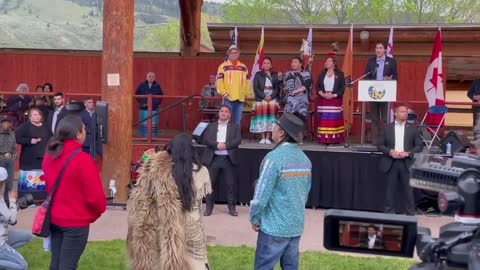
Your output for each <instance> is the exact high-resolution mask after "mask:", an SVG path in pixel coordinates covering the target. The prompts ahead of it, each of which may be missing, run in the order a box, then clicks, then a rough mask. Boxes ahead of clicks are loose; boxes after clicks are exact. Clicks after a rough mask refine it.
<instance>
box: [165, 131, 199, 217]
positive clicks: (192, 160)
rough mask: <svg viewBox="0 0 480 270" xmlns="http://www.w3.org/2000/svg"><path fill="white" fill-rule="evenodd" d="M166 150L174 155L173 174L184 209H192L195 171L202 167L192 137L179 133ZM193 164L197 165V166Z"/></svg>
mask: <svg viewBox="0 0 480 270" xmlns="http://www.w3.org/2000/svg"><path fill="white" fill-rule="evenodd" d="M166 150H167V153H169V154H170V156H171V157H172V161H173V165H172V175H173V178H174V179H175V183H176V184H177V187H178V193H179V194H180V200H181V202H182V207H183V210H184V211H190V210H191V209H192V206H193V200H194V197H195V190H194V189H193V172H194V171H196V172H198V171H199V170H200V169H201V168H202V164H201V163H200V160H199V158H198V154H197V152H196V150H195V147H194V146H193V144H192V138H191V137H190V136H188V135H187V134H179V135H177V136H175V137H174V138H173V140H172V141H171V142H170V143H169V144H168V145H167V147H166ZM193 164H195V165H197V166H196V168H194V167H193Z"/></svg>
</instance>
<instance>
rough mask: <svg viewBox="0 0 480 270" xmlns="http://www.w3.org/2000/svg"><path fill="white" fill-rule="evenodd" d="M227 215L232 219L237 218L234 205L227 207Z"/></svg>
mask: <svg viewBox="0 0 480 270" xmlns="http://www.w3.org/2000/svg"><path fill="white" fill-rule="evenodd" d="M228 213H229V214H230V216H233V217H236V216H238V212H237V211H236V210H235V205H229V206H228Z"/></svg>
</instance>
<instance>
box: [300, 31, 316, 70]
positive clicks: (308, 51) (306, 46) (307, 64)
mask: <svg viewBox="0 0 480 270" xmlns="http://www.w3.org/2000/svg"><path fill="white" fill-rule="evenodd" d="M300 51H301V52H302V55H301V56H300V57H301V58H302V59H303V67H304V68H305V69H308V70H311V68H312V63H313V57H312V28H311V27H310V29H309V30H308V36H307V40H303V41H302V48H301V49H300Z"/></svg>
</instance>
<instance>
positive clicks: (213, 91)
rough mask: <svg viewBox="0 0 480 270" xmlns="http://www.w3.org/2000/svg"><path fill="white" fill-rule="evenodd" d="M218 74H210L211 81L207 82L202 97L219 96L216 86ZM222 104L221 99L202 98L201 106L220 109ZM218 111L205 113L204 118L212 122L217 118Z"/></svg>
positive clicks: (202, 107)
mask: <svg viewBox="0 0 480 270" xmlns="http://www.w3.org/2000/svg"><path fill="white" fill-rule="evenodd" d="M216 79H217V78H216V76H215V75H210V82H209V83H208V84H206V85H205V86H204V87H203V89H202V93H201V95H202V97H205V98H208V97H219V96H220V95H219V94H218V92H217V86H216ZM221 105H222V101H221V100H208V99H202V100H200V104H199V106H200V108H201V109H202V110H203V109H218V108H220V106H221ZM216 114H217V113H216V112H213V113H210V112H208V113H205V112H204V113H203V117H202V120H206V121H209V122H212V121H214V120H215V118H216Z"/></svg>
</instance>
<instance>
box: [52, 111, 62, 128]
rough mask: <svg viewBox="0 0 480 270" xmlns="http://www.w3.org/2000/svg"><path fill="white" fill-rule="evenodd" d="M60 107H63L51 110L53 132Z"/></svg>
mask: <svg viewBox="0 0 480 270" xmlns="http://www.w3.org/2000/svg"><path fill="white" fill-rule="evenodd" d="M62 109H63V106H62V107H58V108H55V111H54V112H53V119H52V127H51V128H52V133H53V134H55V126H56V125H57V119H58V114H59V113H60V111H61V110H62Z"/></svg>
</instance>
